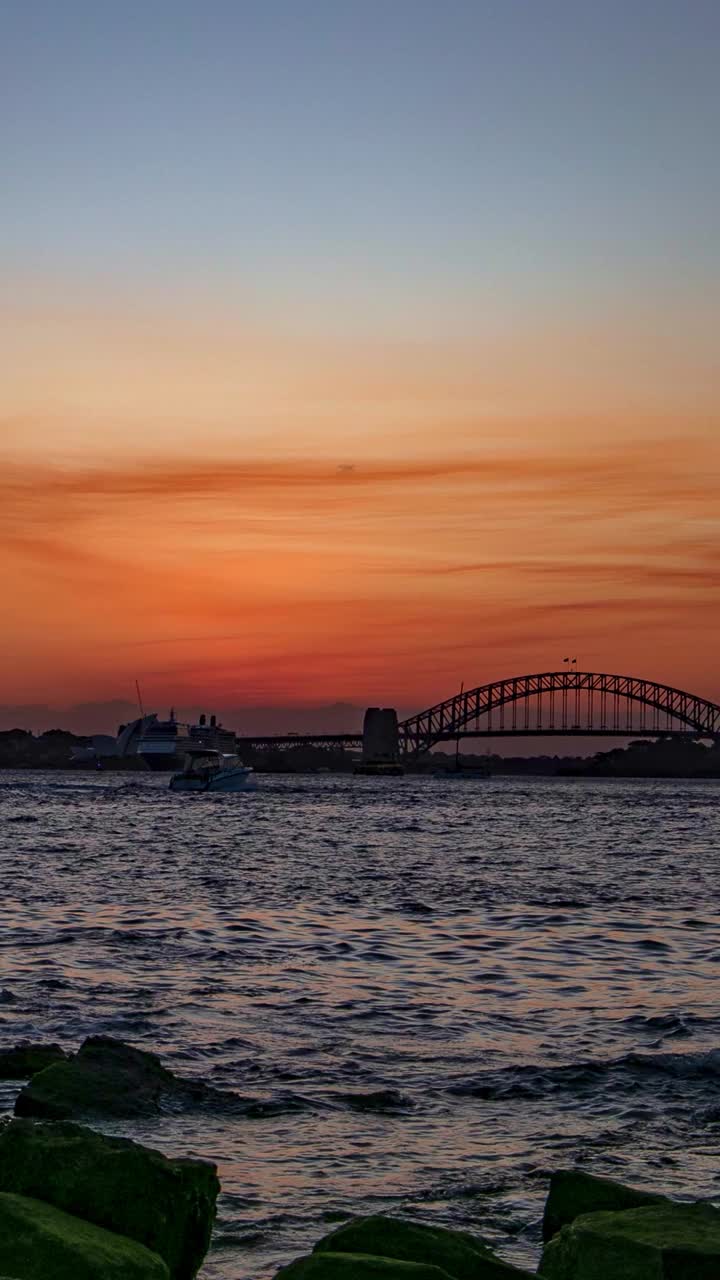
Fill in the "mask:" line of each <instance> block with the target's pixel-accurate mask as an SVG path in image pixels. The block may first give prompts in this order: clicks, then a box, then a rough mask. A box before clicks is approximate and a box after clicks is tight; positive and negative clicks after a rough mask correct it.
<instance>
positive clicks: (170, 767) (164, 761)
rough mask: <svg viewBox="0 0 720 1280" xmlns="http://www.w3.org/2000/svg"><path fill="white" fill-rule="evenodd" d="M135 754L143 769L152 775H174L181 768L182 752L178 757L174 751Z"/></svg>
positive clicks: (139, 752)
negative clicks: (149, 771) (149, 770)
mask: <svg viewBox="0 0 720 1280" xmlns="http://www.w3.org/2000/svg"><path fill="white" fill-rule="evenodd" d="M137 754H138V758H139V759H140V760H142V762H143V764H144V765H145V768H146V769H151V770H152V772H153V773H174V772H175V770H177V769H181V768H182V763H183V760H184V752H181V753H180V754H179V755H178V753H177V752H176V751H152V752H151V751H148V752H145V751H138V753H137Z"/></svg>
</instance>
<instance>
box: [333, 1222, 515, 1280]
mask: <svg viewBox="0 0 720 1280" xmlns="http://www.w3.org/2000/svg"><path fill="white" fill-rule="evenodd" d="M314 1251H315V1253H331V1254H342V1253H347V1254H352V1255H353V1256H358V1255H360V1254H363V1255H365V1254H367V1255H372V1256H374V1257H381V1258H393V1259H395V1260H396V1261H399V1262H414V1263H424V1264H428V1265H431V1266H434V1267H439V1268H440V1269H441V1270H442V1271H444V1272H445V1273H446V1274H447V1275H448V1276H451V1277H452V1280H512V1278H513V1277H522V1276H527V1275H528V1272H526V1271H518V1269H517V1268H516V1267H512V1266H510V1265H509V1264H508V1263H506V1262H501V1260H500V1259H499V1258H496V1257H494V1255H493V1253H492V1251H491V1250H490V1249H489V1248H488V1246H487V1245H486V1244H485V1243H484V1242H483V1241H482V1240H479V1239H478V1238H477V1237H476V1236H472V1235H470V1234H469V1232H467V1231H451V1230H449V1229H448V1228H447V1227H435V1226H428V1225H427V1224H426V1223H423V1222H409V1221H407V1220H406V1219H401V1218H389V1217H385V1216H383V1215H377V1216H373V1217H369V1218H356V1219H354V1221H352V1222H348V1223H346V1224H345V1226H342V1227H339V1228H338V1229H337V1230H336V1231H333V1232H331V1233H330V1235H328V1236H325V1237H324V1238H323V1239H322V1240H320V1241H319V1243H318V1244H316V1246H315V1250H314Z"/></svg>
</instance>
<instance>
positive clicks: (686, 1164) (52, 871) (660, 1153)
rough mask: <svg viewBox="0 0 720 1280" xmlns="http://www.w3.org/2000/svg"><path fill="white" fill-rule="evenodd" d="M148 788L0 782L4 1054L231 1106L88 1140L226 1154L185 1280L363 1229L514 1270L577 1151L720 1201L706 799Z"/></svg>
mask: <svg viewBox="0 0 720 1280" xmlns="http://www.w3.org/2000/svg"><path fill="white" fill-rule="evenodd" d="M165 787H166V780H165V779H163V778H158V777H157V776H154V777H145V776H143V777H141V778H138V777H137V775H132V776H130V775H115V776H109V775H104V776H103V775H99V776H97V775H80V774H76V775H70V774H57V773H53V774H38V773H34V774H33V773H26V774H8V773H4V774H0V874H1V876H2V898H1V900H0V986H1V987H2V988H3V989H4V991H5V992H6V995H5V997H4V1001H3V998H2V997H0V1001H3V1002H0V1038H1V1039H2V1041H3V1042H4V1043H6V1044H10V1043H14V1042H15V1041H17V1040H18V1039H20V1038H22V1037H33V1038H42V1039H57V1040H59V1041H61V1042H62V1043H63V1044H64V1045H66V1046H67V1047H73V1046H75V1045H77V1044H78V1042H79V1041H80V1040H81V1039H82V1038H83V1037H84V1036H86V1035H88V1034H90V1033H96V1032H104V1033H108V1034H111V1035H115V1036H118V1037H120V1038H123V1039H126V1040H128V1041H131V1042H133V1043H135V1044H140V1045H143V1046H145V1047H148V1048H153V1049H155V1050H157V1051H158V1052H159V1053H161V1055H162V1056H163V1058H164V1059H165V1060H166V1061H167V1062H168V1064H169V1065H171V1066H172V1067H173V1068H174V1069H175V1070H177V1071H179V1072H181V1073H185V1074H188V1075H193V1076H202V1077H203V1078H204V1079H206V1080H207V1081H209V1082H211V1083H213V1084H216V1085H220V1086H222V1087H223V1088H227V1089H231V1090H233V1091H235V1092H236V1093H237V1094H238V1095H240V1096H241V1098H242V1100H243V1102H242V1103H241V1104H238V1106H237V1107H236V1108H235V1109H234V1110H233V1109H230V1110H228V1111H217V1112H213V1113H209V1112H207V1111H205V1112H201V1113H198V1112H195V1113H193V1112H189V1111H188V1112H184V1113H182V1114H179V1115H178V1114H174V1115H167V1116H162V1117H161V1118H159V1119H157V1120H154V1121H152V1122H150V1121H143V1122H142V1123H130V1122H124V1123H123V1124H122V1125H115V1126H110V1125H108V1126H107V1127H108V1129H109V1130H111V1129H112V1131H115V1132H125V1133H127V1134H129V1136H134V1137H137V1138H139V1139H141V1140H143V1141H145V1142H149V1143H150V1144H152V1145H156V1146H158V1147H160V1148H161V1149H163V1150H165V1151H167V1152H185V1151H191V1152H195V1153H198V1154H202V1155H205V1156H209V1157H211V1158H212V1159H214V1160H215V1161H216V1162H217V1163H218V1165H219V1169H220V1175H221V1178H222V1182H223V1196H222V1200H221V1204H220V1212H219V1220H218V1226H217V1231H216V1237H215V1241H214V1247H213V1250H212V1252H211V1254H210V1255H209V1257H208V1260H207V1263H206V1266H205V1269H204V1271H203V1276H205V1277H207V1278H208V1280H260V1278H262V1280H265V1277H269V1276H272V1275H273V1274H274V1271H275V1270H276V1268H277V1267H278V1265H279V1264H280V1263H282V1262H286V1261H288V1260H289V1259H290V1258H292V1257H293V1256H295V1255H297V1254H298V1253H300V1252H302V1251H303V1250H305V1249H306V1248H307V1247H308V1245H309V1244H311V1243H312V1242H313V1241H314V1240H315V1239H316V1238H317V1237H318V1236H319V1235H320V1234H322V1233H324V1232H325V1231H327V1230H328V1229H329V1226H328V1224H329V1223H332V1222H333V1221H339V1220H341V1218H342V1217H344V1216H346V1215H348V1214H349V1213H355V1212H368V1211H380V1210H384V1211H394V1212H398V1211H402V1212H405V1213H409V1214H414V1215H417V1216H419V1217H422V1218H424V1219H426V1220H429V1221H437V1222H441V1223H444V1224H451V1225H452V1224H454V1225H458V1226H462V1227H466V1228H468V1229H470V1230H475V1231H478V1232H479V1233H481V1234H483V1235H485V1236H486V1237H487V1238H488V1239H490V1240H491V1241H492V1242H493V1243H494V1244H495V1245H496V1246H497V1247H498V1249H499V1250H500V1252H501V1253H502V1254H503V1255H504V1256H505V1257H507V1258H508V1259H509V1260H514V1261H517V1262H525V1263H529V1264H531V1265H534V1263H535V1260H536V1258H537V1252H538V1242H539V1220H540V1216H541V1210H542V1201H543V1197H544V1194H545V1190H546V1184H547V1177H548V1173H549V1171H550V1170H551V1169H553V1168H557V1167H560V1166H564V1165H567V1164H569V1163H573V1162H576V1161H577V1162H580V1163H582V1164H583V1166H584V1167H586V1168H588V1169H591V1170H594V1171H596V1172H599V1173H605V1174H610V1175H615V1176H620V1177H623V1178H626V1179H627V1180H629V1181H636V1182H638V1183H642V1184H643V1185H647V1186H653V1187H656V1188H659V1189H663V1190H667V1191H669V1192H672V1193H674V1194H690V1195H693V1196H713V1197H715V1196H716V1195H718V1194H720V1158H719V1156H720V1006H719V1001H718V997H719V996H720V991H719V989H718V972H719V967H718V961H719V960H720V918H719V915H718V910H717V902H718V889H719V888H720V788H718V786H717V784H715V783H713V782H692V783H688V782H685V781H677V782H664V781H663V782H653V781H630V782H621V781H612V782H607V781H587V780H579V779H568V780H556V779H532V780H523V779H492V780H490V781H483V780H470V779H452V778H451V779H447V780H439V779H415V778H405V779H361V778H347V777H344V776H343V777H334V776H329V775H326V776H317V777H303V778H293V779H288V778H279V777H266V778H262V779H261V783H260V788H259V790H258V791H257V793H256V794H254V795H239V796H171V795H170V794H169V793H168V792H167V791H166V789H165ZM14 1092H15V1086H10V1085H9V1084H4V1085H3V1084H1V1083H0V1109H5V1110H7V1109H9V1108H10V1107H11V1106H12V1100H13V1097H14Z"/></svg>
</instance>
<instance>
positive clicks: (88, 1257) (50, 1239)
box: [0, 1193, 169, 1280]
mask: <svg viewBox="0 0 720 1280" xmlns="http://www.w3.org/2000/svg"><path fill="white" fill-rule="evenodd" d="M0 1267H2V1268H4V1269H5V1270H7V1272H8V1274H12V1275H13V1276H15V1277H16V1280H168V1276H169V1272H168V1269H167V1267H166V1265H165V1263H164V1262H163V1260H162V1258H160V1257H159V1256H158V1255H157V1254H156V1253H152V1252H151V1251H150V1249H146V1248H145V1246H144V1245H142V1244H138V1243H137V1241H136V1240H128V1239H126V1238H125V1236H120V1235H117V1234H116V1233H115V1232H113V1231H105V1229H104V1228H103V1227H96V1226H94V1225H93V1224H92V1223H90V1222H84V1221H83V1219H82V1218H74V1217H72V1215H71V1214H69V1213H63V1211H62V1210H61V1209H56V1208H55V1207H54V1206H53V1205H50V1204H45V1203H44V1201H42V1200H33V1199H30V1198H29V1197H27V1196H16V1195H8V1194H6V1193H0Z"/></svg>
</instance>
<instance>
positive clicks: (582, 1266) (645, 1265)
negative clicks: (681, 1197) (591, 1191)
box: [539, 1201, 720, 1280]
mask: <svg viewBox="0 0 720 1280" xmlns="http://www.w3.org/2000/svg"><path fill="white" fill-rule="evenodd" d="M539 1274H540V1275H541V1276H544V1277H545V1280H718V1277H719V1276H720V1211H719V1210H717V1209H713V1208H712V1207H711V1206H710V1205H707V1204H689V1205H686V1204H674V1203H673V1202H672V1201H668V1202H667V1203H666V1204H658V1205H652V1206H650V1207H648V1208H644V1209H626V1210H625V1211H624V1212H622V1213H588V1214H585V1215H583V1216H582V1217H580V1218H576V1219H575V1221H574V1222H573V1223H571V1224H570V1226H567V1227H563V1229H562V1231H561V1232H560V1233H559V1235H556V1236H554V1237H553V1239H552V1240H551V1241H550V1243H549V1244H547V1245H546V1246H545V1249H544V1251H543V1256H542V1261H541V1263H540V1272H539Z"/></svg>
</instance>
